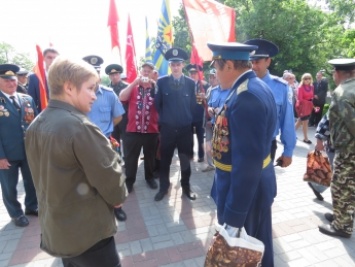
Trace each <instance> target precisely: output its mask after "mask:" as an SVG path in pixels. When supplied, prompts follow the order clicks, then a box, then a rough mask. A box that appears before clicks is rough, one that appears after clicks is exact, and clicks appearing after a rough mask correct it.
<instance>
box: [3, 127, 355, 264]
mask: <svg viewBox="0 0 355 267" xmlns="http://www.w3.org/2000/svg"><path fill="white" fill-rule="evenodd" d="M309 131H310V133H309V136H314V128H310V130H309ZM297 134H298V136H299V140H302V139H303V138H301V137H302V133H301V130H299V131H298V133H297ZM311 140H312V141H313V144H314V141H315V140H314V139H311ZM313 148H314V145H307V144H305V143H303V142H301V141H298V142H297V148H296V150H295V153H294V157H293V163H292V165H291V166H290V167H288V168H286V169H281V168H280V167H276V173H277V183H278V194H277V197H276V198H275V202H274V205H273V209H272V212H273V214H272V218H273V236H274V250H275V266H276V267H286V266H290V267H303V266H304V267H305V266H319V267H328V266H329V267H334V266H340V267H348V266H349V267H350V266H355V235H353V236H352V238H350V239H341V238H332V237H329V236H326V235H323V234H321V233H320V232H319V231H318V225H319V224H320V223H323V222H324V223H325V222H326V220H325V219H324V217H323V214H324V213H325V212H329V211H331V196H330V191H329V190H327V191H326V192H324V193H323V196H324V201H323V202H321V201H318V200H316V199H315V197H314V195H313V193H312V191H311V190H310V188H309V187H308V186H307V184H306V183H305V182H303V181H302V177H303V174H304V172H305V169H306V155H307V152H308V151H309V150H312V149H313ZM281 150H282V146H281V145H280V143H279V150H278V152H279V153H280V151H281ZM139 164H140V166H139V171H138V177H137V182H136V184H135V187H134V191H133V192H132V193H131V194H130V195H129V197H128V199H127V201H126V202H125V204H124V210H125V211H126V212H127V215H128V220H127V221H126V222H123V223H121V222H120V223H119V224H118V232H117V234H116V236H115V239H116V244H117V251H118V252H119V254H120V257H121V261H122V266H123V267H150V266H152V267H153V266H161V267H195V266H196V267H201V266H203V263H204V259H205V255H206V251H207V249H208V247H209V245H210V242H211V238H212V236H213V234H214V232H215V226H214V225H215V218H216V209H215V205H214V203H213V201H212V200H211V198H210V196H209V192H210V188H211V185H212V181H213V172H208V173H203V172H201V169H202V168H203V167H204V165H203V163H197V162H193V163H192V176H191V186H192V190H193V191H194V192H196V193H197V194H198V198H197V200H196V201H190V200H188V199H187V198H186V197H181V187H180V184H179V183H178V180H179V178H180V171H179V166H178V158H177V156H175V158H174V160H173V165H172V167H171V174H170V176H171V182H172V186H171V189H170V191H169V194H168V196H166V197H165V198H164V199H163V200H162V201H160V202H155V201H154V199H153V198H154V195H155V193H156V192H157V191H156V190H151V189H149V188H148V187H147V185H146V183H145V181H144V177H143V172H144V170H143V166H142V165H143V162H142V161H140V163H139ZM18 189H19V195H20V198H21V201H22V203H23V199H24V195H23V187H22V183H20V185H19V188H18ZM29 219H30V225H29V226H28V227H26V228H18V227H16V226H14V225H13V224H12V223H11V221H10V219H9V217H8V215H7V212H6V210H5V208H4V205H3V203H2V201H1V203H0V267H5V266H11V267H15V266H16V267H25V266H28V267H47V266H50V267H61V266H62V263H61V261H60V260H59V259H56V258H53V257H51V256H49V255H48V254H46V253H45V252H43V251H41V250H40V249H39V240H40V237H39V236H40V228H39V224H38V219H37V218H35V217H29ZM88 223H89V222H88ZM98 267H99V266H98ZM266 267H267V266H266Z"/></svg>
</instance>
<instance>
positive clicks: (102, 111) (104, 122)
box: [83, 55, 127, 221]
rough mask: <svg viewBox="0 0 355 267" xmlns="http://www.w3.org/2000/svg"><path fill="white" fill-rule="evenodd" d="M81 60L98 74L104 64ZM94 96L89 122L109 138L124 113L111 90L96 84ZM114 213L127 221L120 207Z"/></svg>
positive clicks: (95, 58)
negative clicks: (91, 66)
mask: <svg viewBox="0 0 355 267" xmlns="http://www.w3.org/2000/svg"><path fill="white" fill-rule="evenodd" d="M83 60H85V61H86V62H88V63H89V64H91V65H93V67H94V68H95V69H96V71H97V72H98V73H99V74H100V70H101V64H102V63H103V62H104V61H103V59H102V58H101V57H99V56H95V55H91V56H86V57H84V58H83ZM95 94H96V100H95V102H94V103H93V105H92V107H91V110H90V112H89V113H88V114H87V115H88V117H89V119H90V121H91V122H93V123H94V124H96V126H98V127H99V128H100V130H101V131H102V133H103V134H104V135H105V136H106V137H107V138H110V136H111V133H112V132H113V129H114V126H115V125H117V124H118V123H119V122H120V121H121V119H122V115H123V114H124V113H125V111H124V109H123V106H122V104H121V102H120V101H119V99H118V97H117V95H116V94H115V92H114V91H113V89H111V88H107V87H105V86H102V85H100V84H97V88H96V92H95ZM114 212H115V216H116V218H117V220H119V221H125V220H126V219H127V215H126V213H125V212H124V211H123V209H122V207H119V208H115V209H114Z"/></svg>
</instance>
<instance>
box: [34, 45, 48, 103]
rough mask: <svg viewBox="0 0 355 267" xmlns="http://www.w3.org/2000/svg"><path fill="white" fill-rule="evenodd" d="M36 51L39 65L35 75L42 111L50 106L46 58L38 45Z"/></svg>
mask: <svg viewBox="0 0 355 267" xmlns="http://www.w3.org/2000/svg"><path fill="white" fill-rule="evenodd" d="M36 50H37V63H36V66H35V74H36V76H37V78H38V82H39V99H40V102H41V110H44V109H45V108H46V107H47V104H48V96H47V90H46V72H45V70H44V65H43V61H44V58H43V54H42V50H41V48H40V47H39V45H36Z"/></svg>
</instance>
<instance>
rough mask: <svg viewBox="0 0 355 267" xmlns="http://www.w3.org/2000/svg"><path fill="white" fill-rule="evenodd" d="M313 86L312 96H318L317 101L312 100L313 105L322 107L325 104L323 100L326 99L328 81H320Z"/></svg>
mask: <svg viewBox="0 0 355 267" xmlns="http://www.w3.org/2000/svg"><path fill="white" fill-rule="evenodd" d="M313 86H314V95H316V96H318V99H315V98H314V99H313V104H314V105H315V106H323V105H324V104H325V99H326V98H327V92H328V81H327V80H326V79H322V80H321V81H320V83H319V82H318V81H315V82H314V83H313Z"/></svg>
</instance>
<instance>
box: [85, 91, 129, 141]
mask: <svg viewBox="0 0 355 267" xmlns="http://www.w3.org/2000/svg"><path fill="white" fill-rule="evenodd" d="M96 97H97V99H96V101H95V102H94V104H93V105H92V107H91V111H90V112H89V113H88V114H87V115H88V117H89V119H90V120H91V122H93V123H94V124H96V126H97V127H99V128H100V130H101V131H102V132H103V133H104V135H105V136H106V137H109V136H110V135H111V133H112V131H113V127H114V125H113V119H114V118H117V117H119V116H122V115H123V114H124V113H125V110H124V108H123V106H122V103H121V102H120V100H119V99H118V97H117V95H116V94H115V92H114V91H113V90H112V89H111V88H107V87H103V86H101V85H100V86H99V88H98V89H97V91H96Z"/></svg>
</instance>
